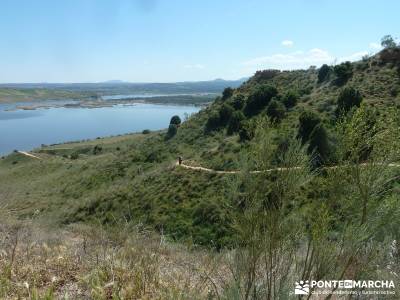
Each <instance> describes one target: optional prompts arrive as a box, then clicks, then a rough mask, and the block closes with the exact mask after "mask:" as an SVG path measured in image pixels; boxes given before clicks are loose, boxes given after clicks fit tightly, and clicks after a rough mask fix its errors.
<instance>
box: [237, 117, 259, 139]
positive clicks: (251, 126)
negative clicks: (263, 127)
mask: <svg viewBox="0 0 400 300" xmlns="http://www.w3.org/2000/svg"><path fill="white" fill-rule="evenodd" d="M255 130H256V124H255V122H254V121H253V120H249V121H243V122H242V123H241V124H240V130H239V138H240V141H241V142H245V141H250V140H252V139H253V138H254V135H255Z"/></svg>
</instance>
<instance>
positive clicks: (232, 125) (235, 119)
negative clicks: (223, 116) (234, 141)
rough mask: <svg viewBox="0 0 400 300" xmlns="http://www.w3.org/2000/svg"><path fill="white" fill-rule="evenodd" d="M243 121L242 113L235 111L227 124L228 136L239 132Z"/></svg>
mask: <svg viewBox="0 0 400 300" xmlns="http://www.w3.org/2000/svg"><path fill="white" fill-rule="evenodd" d="M244 119H245V117H244V114H243V113H242V111H240V110H239V111H235V112H234V113H233V114H232V117H231V119H230V120H229V124H228V134H233V133H235V132H238V131H239V130H240V126H241V123H242V122H243V120H244Z"/></svg>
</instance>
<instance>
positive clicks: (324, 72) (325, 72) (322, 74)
mask: <svg viewBox="0 0 400 300" xmlns="http://www.w3.org/2000/svg"><path fill="white" fill-rule="evenodd" d="M330 72H331V67H329V66H328V65H327V64H323V65H322V66H321V68H320V69H319V71H318V83H321V82H324V81H325V80H326V79H327V78H328V76H329V73H330Z"/></svg>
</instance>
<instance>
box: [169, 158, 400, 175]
mask: <svg viewBox="0 0 400 300" xmlns="http://www.w3.org/2000/svg"><path fill="white" fill-rule="evenodd" d="M175 165H176V166H179V167H182V168H184V169H190V170H196V171H203V172H208V173H215V174H238V173H240V172H241V171H240V170H233V171H221V170H213V169H209V168H204V167H193V166H189V165H186V164H184V163H181V164H179V161H177V162H176V163H175ZM360 166H362V167H366V166H368V164H365V163H364V164H360ZM387 166H388V167H390V168H400V164H388V165H387ZM336 168H338V166H332V167H324V169H328V170H329V169H336ZM299 169H301V167H293V168H274V169H268V170H265V171H250V172H249V173H250V174H258V173H271V172H275V171H277V172H282V171H288V170H299Z"/></svg>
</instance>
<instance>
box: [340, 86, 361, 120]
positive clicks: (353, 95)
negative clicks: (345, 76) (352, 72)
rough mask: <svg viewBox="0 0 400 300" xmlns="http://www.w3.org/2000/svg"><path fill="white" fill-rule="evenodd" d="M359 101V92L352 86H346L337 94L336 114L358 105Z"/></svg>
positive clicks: (344, 112) (343, 112)
mask: <svg viewBox="0 0 400 300" xmlns="http://www.w3.org/2000/svg"><path fill="white" fill-rule="evenodd" d="M361 102H362V96H361V94H360V92H359V91H358V90H356V89H354V88H353V87H346V88H344V89H343V90H342V91H341V92H340V94H339V97H338V100H337V109H336V114H337V115H341V114H346V113H347V112H349V111H350V110H351V109H352V108H353V107H360V105H361Z"/></svg>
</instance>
